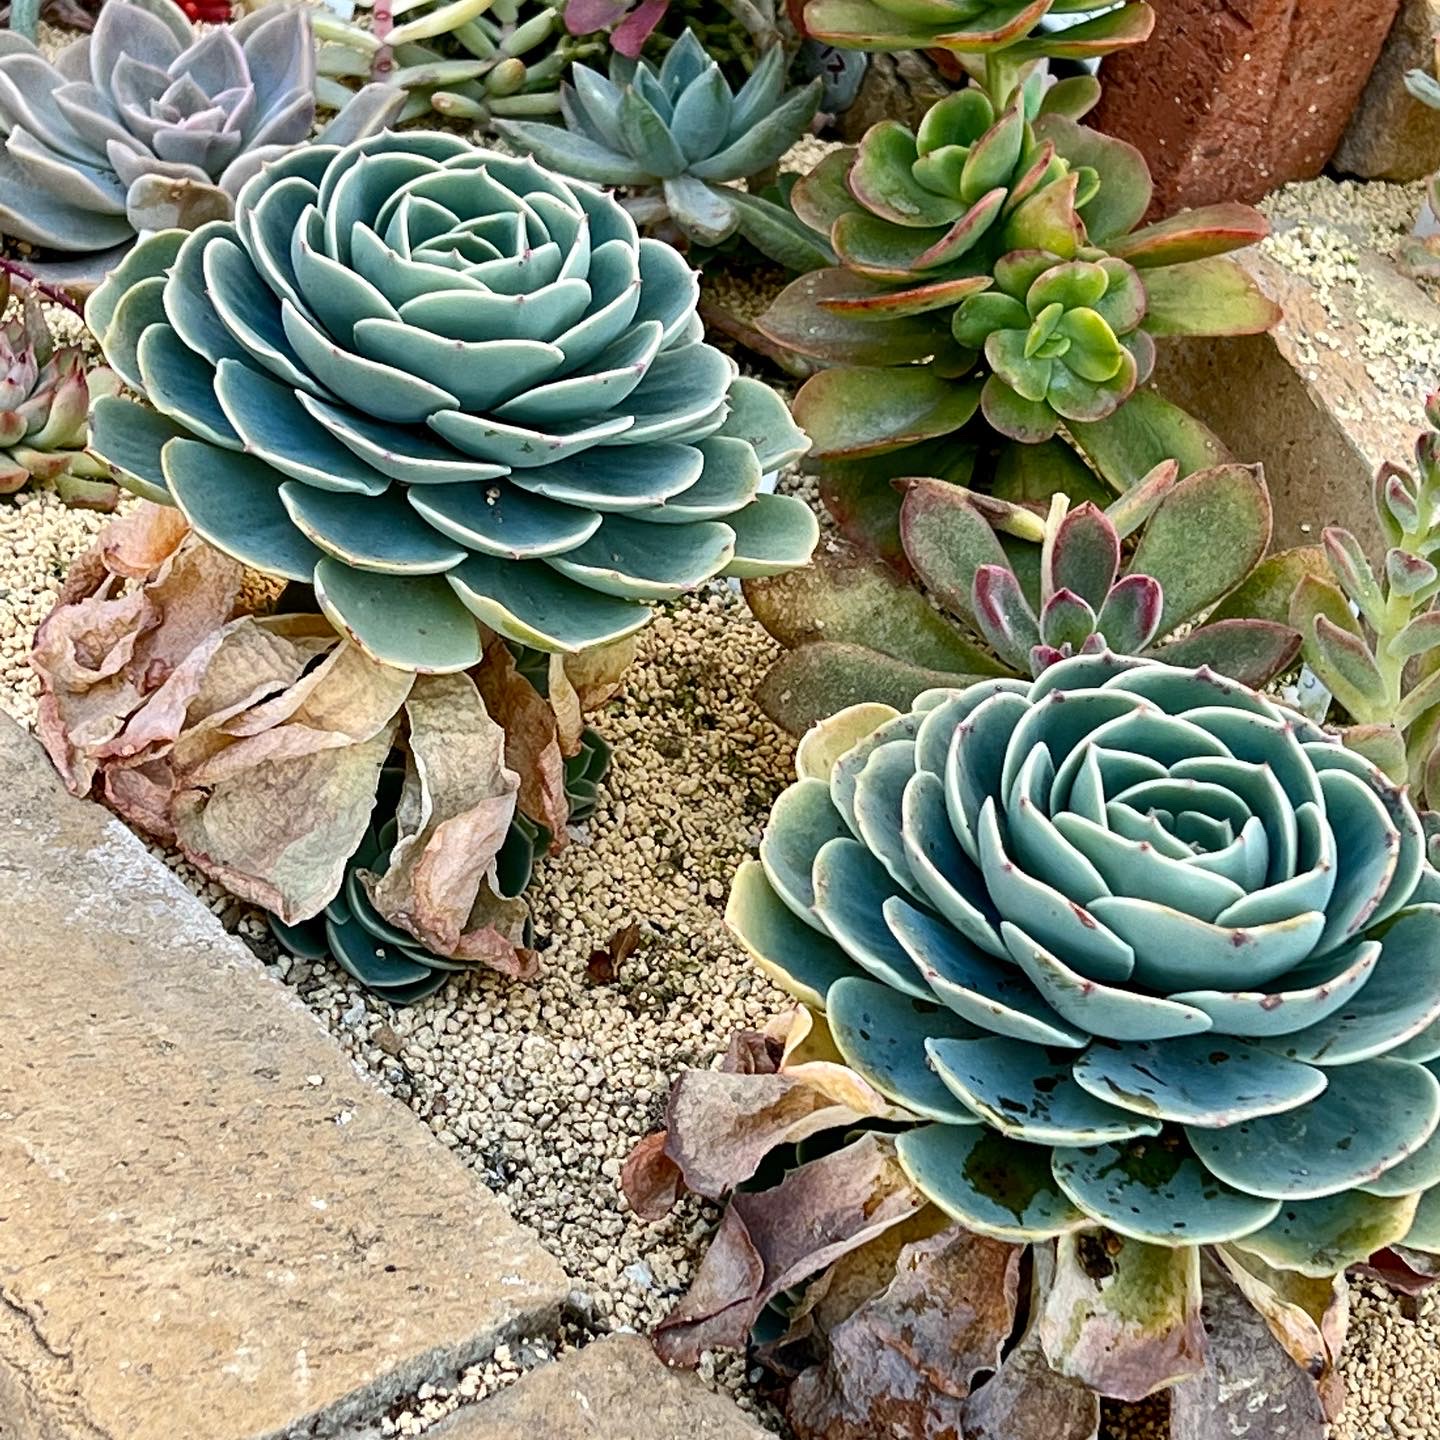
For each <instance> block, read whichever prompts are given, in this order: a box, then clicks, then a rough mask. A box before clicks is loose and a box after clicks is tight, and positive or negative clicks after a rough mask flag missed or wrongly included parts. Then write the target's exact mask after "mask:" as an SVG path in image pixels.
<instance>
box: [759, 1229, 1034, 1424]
mask: <svg viewBox="0 0 1440 1440" xmlns="http://www.w3.org/2000/svg"><path fill="white" fill-rule="evenodd" d="M1021 1253H1022V1247H1021V1246H1018V1245H1007V1244H1005V1243H1004V1242H1003V1241H999V1240H991V1239H987V1238H986V1237H984V1236H981V1235H974V1234H971V1233H970V1232H969V1231H967V1230H963V1229H961V1228H960V1227H959V1226H952V1227H951V1228H950V1229H948V1230H946V1231H944V1232H942V1233H941V1234H939V1235H935V1236H932V1237H931V1238H929V1239H926V1240H920V1241H915V1242H912V1243H911V1244H908V1245H906V1246H904V1247H903V1248H902V1249H901V1251H900V1254H899V1258H898V1260H897V1262H896V1265H895V1269H894V1271H893V1274H892V1278H891V1280H890V1283H889V1284H888V1285H887V1286H886V1287H885V1288H884V1289H883V1290H882V1291H881V1292H880V1293H879V1294H877V1295H875V1296H873V1297H871V1298H870V1299H868V1300H866V1301H864V1302H863V1303H862V1304H861V1305H859V1306H858V1307H857V1308H856V1309H855V1311H854V1312H853V1313H852V1314H851V1315H849V1316H848V1317H847V1318H846V1319H844V1320H843V1321H841V1322H840V1323H839V1324H838V1325H836V1326H835V1327H834V1328H833V1329H832V1330H831V1331H830V1332H829V1334H828V1336H827V1337H826V1346H825V1349H826V1356H825V1360H824V1363H823V1364H821V1365H818V1366H815V1367H813V1368H811V1369H809V1370H806V1371H805V1372H803V1373H802V1374H801V1375H800V1376H798V1377H797V1379H796V1380H795V1383H794V1385H793V1386H792V1387H791V1390H790V1396H789V1403H788V1405H787V1414H788V1416H789V1419H790V1423H791V1424H792V1425H793V1426H794V1427H795V1430H796V1431H797V1433H798V1434H799V1435H800V1436H801V1437H802V1440H870V1437H872V1436H875V1435H903V1436H913V1437H915V1440H946V1437H956V1440H958V1437H959V1436H960V1434H961V1422H962V1416H963V1414H964V1411H965V1402H966V1397H967V1395H968V1394H969V1392H970V1385H971V1382H972V1381H973V1379H974V1377H975V1376H976V1375H977V1374H978V1373H980V1372H982V1371H988V1370H993V1369H995V1367H996V1366H997V1365H998V1364H999V1363H1000V1355H1001V1349H1002V1347H1003V1346H1004V1344H1005V1342H1006V1340H1007V1339H1008V1338H1009V1336H1010V1332H1011V1329H1012V1327H1013V1326H1014V1323H1015V1304H1016V1295H1017V1289H1018V1284H1019V1273H1020V1256H1021Z"/></svg>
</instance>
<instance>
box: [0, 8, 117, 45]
mask: <svg viewBox="0 0 1440 1440" xmlns="http://www.w3.org/2000/svg"><path fill="white" fill-rule="evenodd" d="M101 4H102V0H15V3H13V4H12V3H10V0H6V3H4V4H0V25H5V26H9V28H10V29H11V30H14V31H15V32H16V33H17V34H19V35H23V36H24V37H25V38H26V39H27V40H34V39H35V38H36V35H37V34H38V32H39V29H40V21H41V20H42V19H44V20H48V21H49V22H50V23H51V24H52V25H63V26H65V28H66V29H69V30H93V29H94V28H95V16H96V14H97V12H98V11H99V9H100V6H101Z"/></svg>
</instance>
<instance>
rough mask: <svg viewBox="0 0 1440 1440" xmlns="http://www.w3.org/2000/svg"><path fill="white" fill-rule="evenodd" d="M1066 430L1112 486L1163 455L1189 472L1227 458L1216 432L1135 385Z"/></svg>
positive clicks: (1124, 484)
mask: <svg viewBox="0 0 1440 1440" xmlns="http://www.w3.org/2000/svg"><path fill="white" fill-rule="evenodd" d="M1070 433H1071V434H1072V435H1073V436H1074V439H1075V443H1076V444H1077V445H1078V446H1079V447H1080V449H1081V450H1082V451H1084V453H1085V455H1086V456H1087V457H1088V458H1089V459H1090V461H1091V462H1092V463H1093V464H1094V466H1095V468H1096V469H1097V470H1099V471H1100V473H1101V474H1102V475H1103V476H1104V477H1105V479H1106V480H1107V481H1109V483H1110V484H1111V485H1113V486H1114V487H1115V489H1116V490H1128V489H1129V488H1130V487H1131V486H1132V485H1134V484H1135V483H1136V482H1137V481H1139V480H1140V479H1141V478H1142V477H1144V476H1145V475H1148V474H1149V473H1150V471H1152V470H1153V469H1154V468H1155V466H1156V465H1159V464H1161V463H1162V462H1164V461H1166V460H1175V461H1177V462H1178V463H1179V466H1180V473H1181V474H1182V475H1190V474H1193V473H1194V472H1195V471H1196V470H1204V469H1206V468H1207V467H1209V466H1214V465H1223V464H1225V463H1226V462H1227V461H1229V460H1230V458H1231V456H1230V452H1229V451H1228V450H1226V448H1225V446H1224V445H1223V444H1222V443H1221V441H1220V438H1219V436H1217V435H1216V434H1214V432H1213V431H1211V430H1210V429H1208V428H1207V427H1206V426H1205V425H1203V424H1201V422H1200V421H1199V420H1197V419H1195V418H1194V416H1192V415H1187V414H1186V413H1185V411H1183V410H1182V409H1180V407H1179V406H1178V405H1173V404H1171V402H1170V401H1168V400H1166V399H1165V398H1164V397H1163V396H1161V395H1158V394H1156V393H1155V392H1154V391H1153V390H1137V391H1136V392H1135V393H1134V394H1133V395H1131V396H1130V398H1129V399H1128V400H1127V401H1126V402H1125V404H1124V405H1122V406H1121V407H1120V408H1119V409H1118V410H1116V411H1115V412H1114V414H1112V415H1109V416H1107V417H1106V418H1105V419H1103V420H1097V421H1089V422H1084V423H1076V424H1074V425H1072V426H1071V427H1070ZM1162 583H1163V582H1162Z"/></svg>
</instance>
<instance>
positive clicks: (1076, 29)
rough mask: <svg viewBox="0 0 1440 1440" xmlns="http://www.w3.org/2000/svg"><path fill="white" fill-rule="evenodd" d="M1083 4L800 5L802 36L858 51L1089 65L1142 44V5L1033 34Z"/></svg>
mask: <svg viewBox="0 0 1440 1440" xmlns="http://www.w3.org/2000/svg"><path fill="white" fill-rule="evenodd" d="M1094 8H1095V7H1094V6H1093V5H1091V4H1090V3H1089V0H923V3H919V4H917V3H916V0H806V3H805V6H804V18H805V29H806V30H807V32H808V33H809V34H811V35H813V36H814V37H815V38H816V39H818V40H823V41H825V42H826V43H828V44H831V45H838V46H842V47H847V48H851V49H859V50H948V51H953V52H955V53H956V54H961V55H971V56H976V57H984V58H985V59H986V60H988V61H989V62H990V64H991V66H992V67H993V66H994V65H995V63H996V61H997V60H1000V61H1002V62H1003V61H1009V62H1016V61H1023V60H1029V59H1033V58H1035V57H1036V56H1063V57H1065V58H1067V59H1076V60H1088V59H1091V58H1094V57H1096V56H1101V55H1106V54H1108V53H1109V52H1110V51H1112V50H1118V49H1121V48H1123V47H1125V46H1127V45H1135V44H1138V43H1139V42H1140V41H1142V40H1144V39H1145V38H1146V37H1147V36H1148V35H1149V34H1150V31H1151V29H1152V28H1153V27H1154V24H1155V17H1154V15H1153V13H1152V12H1151V10H1150V7H1149V6H1148V5H1144V4H1139V3H1129V4H1124V5H1120V6H1117V7H1115V8H1114V9H1111V10H1106V11H1104V12H1103V13H1101V14H1099V15H1096V16H1094V17H1093V18H1091V19H1087V20H1082V21H1081V22H1080V23H1078V24H1075V25H1067V26H1066V27H1065V28H1064V29H1060V30H1052V31H1050V32H1048V33H1036V27H1037V26H1039V25H1040V24H1041V22H1042V21H1043V20H1044V19H1045V18H1046V17H1047V16H1049V15H1054V16H1068V15H1071V14H1074V13H1076V12H1077V11H1079V12H1083V11H1093V10H1094Z"/></svg>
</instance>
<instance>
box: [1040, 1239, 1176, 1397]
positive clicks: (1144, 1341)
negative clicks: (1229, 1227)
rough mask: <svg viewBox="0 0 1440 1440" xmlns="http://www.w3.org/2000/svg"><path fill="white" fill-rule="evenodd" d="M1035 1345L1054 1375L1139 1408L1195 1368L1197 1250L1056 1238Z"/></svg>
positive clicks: (1133, 1241) (1106, 1240) (1131, 1241)
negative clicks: (1052, 1269)
mask: <svg viewBox="0 0 1440 1440" xmlns="http://www.w3.org/2000/svg"><path fill="white" fill-rule="evenodd" d="M1040 1343H1041V1345H1042V1347H1043V1348H1044V1351H1045V1358H1046V1359H1047V1360H1048V1361H1049V1362H1050V1364H1051V1366H1052V1367H1053V1368H1054V1369H1055V1370H1057V1371H1059V1373H1060V1374H1062V1375H1069V1376H1071V1377H1073V1378H1074V1379H1077V1380H1080V1381H1082V1382H1083V1383H1084V1384H1086V1385H1088V1386H1089V1387H1090V1388H1091V1389H1092V1390H1095V1391H1097V1392H1098V1393H1099V1394H1101V1395H1108V1396H1110V1397H1112V1398H1114V1399H1117V1400H1143V1399H1144V1398H1145V1397H1146V1396H1147V1395H1153V1394H1154V1393H1155V1392H1156V1391H1157V1390H1163V1389H1165V1388H1166V1387H1167V1386H1169V1385H1172V1384H1174V1383H1175V1381H1177V1380H1180V1379H1184V1378H1185V1377H1187V1376H1190V1375H1195V1374H1197V1373H1198V1372H1199V1370H1200V1368H1201V1366H1202V1365H1203V1364H1204V1358H1205V1332H1204V1329H1203V1328H1202V1326H1201V1323H1200V1252H1199V1250H1198V1249H1196V1248H1195V1247H1194V1246H1177V1247H1170V1246H1161V1245H1146V1244H1143V1243H1142V1242H1140V1241H1138V1240H1127V1239H1125V1238H1123V1237H1121V1236H1116V1235H1111V1234H1109V1233H1108V1232H1089V1233H1081V1234H1079V1235H1064V1236H1061V1238H1060V1239H1059V1240H1058V1241H1057V1242H1056V1267H1055V1278H1054V1281H1053V1283H1052V1284H1051V1286H1050V1288H1049V1291H1048V1293H1047V1294H1046V1295H1045V1297H1044V1300H1043V1302H1042V1309H1041V1316H1040Z"/></svg>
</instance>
